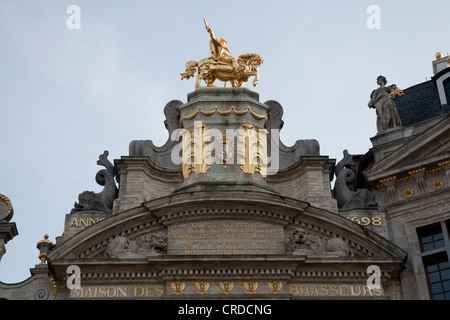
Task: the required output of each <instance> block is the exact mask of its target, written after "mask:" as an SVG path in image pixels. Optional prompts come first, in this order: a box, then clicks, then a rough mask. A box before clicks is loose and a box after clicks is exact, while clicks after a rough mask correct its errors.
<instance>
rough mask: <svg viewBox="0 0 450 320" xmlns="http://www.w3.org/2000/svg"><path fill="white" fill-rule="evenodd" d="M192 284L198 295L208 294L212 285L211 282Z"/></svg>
mask: <svg viewBox="0 0 450 320" xmlns="http://www.w3.org/2000/svg"><path fill="white" fill-rule="evenodd" d="M192 284H193V285H194V287H195V288H196V289H197V294H206V293H207V292H208V289H209V287H211V285H212V283H210V282H192Z"/></svg>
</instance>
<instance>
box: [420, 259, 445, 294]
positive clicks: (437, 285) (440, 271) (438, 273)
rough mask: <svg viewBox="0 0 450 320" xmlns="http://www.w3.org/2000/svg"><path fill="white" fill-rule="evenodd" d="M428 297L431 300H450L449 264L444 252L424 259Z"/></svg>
mask: <svg viewBox="0 0 450 320" xmlns="http://www.w3.org/2000/svg"><path fill="white" fill-rule="evenodd" d="M423 260H424V266H425V271H426V274H427V279H428V286H429V289H430V295H431V297H432V299H433V300H450V264H449V261H448V257H447V254H446V253H445V252H443V253H441V254H438V255H432V256H430V257H427V258H424V259H423Z"/></svg>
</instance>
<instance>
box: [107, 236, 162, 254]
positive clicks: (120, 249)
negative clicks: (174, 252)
mask: <svg viewBox="0 0 450 320" xmlns="http://www.w3.org/2000/svg"><path fill="white" fill-rule="evenodd" d="M166 253H167V234H165V233H163V232H155V233H150V234H145V235H143V236H141V237H139V238H137V239H136V240H135V241H133V240H129V239H127V238H125V237H117V238H115V239H113V240H112V241H111V242H110V243H109V245H108V247H107V248H106V251H105V257H106V258H139V257H146V256H148V255H161V254H166Z"/></svg>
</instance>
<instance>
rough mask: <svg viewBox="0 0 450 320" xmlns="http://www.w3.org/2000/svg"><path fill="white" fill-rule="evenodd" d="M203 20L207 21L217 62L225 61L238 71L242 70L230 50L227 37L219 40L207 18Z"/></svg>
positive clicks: (214, 57)
mask: <svg viewBox="0 0 450 320" xmlns="http://www.w3.org/2000/svg"><path fill="white" fill-rule="evenodd" d="M203 21H204V22H205V26H206V31H208V32H209V34H210V36H211V41H210V42H209V50H210V51H211V58H213V59H214V60H215V61H217V62H225V63H227V64H229V65H232V66H233V68H234V70H235V71H236V72H238V71H240V70H241V69H242V68H241V67H240V66H239V64H238V62H237V59H236V58H235V57H232V56H231V54H230V50H228V48H227V45H228V41H227V39H225V38H221V39H220V40H217V38H216V37H215V36H214V32H213V30H212V28H211V27H210V26H209V25H208V23H207V22H206V20H205V19H203Z"/></svg>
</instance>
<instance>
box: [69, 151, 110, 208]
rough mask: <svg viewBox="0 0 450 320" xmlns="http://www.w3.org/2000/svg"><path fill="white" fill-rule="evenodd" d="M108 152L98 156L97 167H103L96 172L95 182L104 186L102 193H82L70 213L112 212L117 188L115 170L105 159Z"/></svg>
mask: <svg viewBox="0 0 450 320" xmlns="http://www.w3.org/2000/svg"><path fill="white" fill-rule="evenodd" d="M108 154H109V152H108V151H105V152H104V153H103V154H101V155H100V156H99V160H98V161H97V164H98V165H101V166H104V167H105V168H106V169H102V170H100V171H99V172H97V175H96V176H95V180H96V181H97V183H98V184H99V185H101V186H105V187H104V189H103V191H102V192H100V193H95V192H93V191H84V192H82V193H80V195H79V196H78V202H75V204H74V208H73V209H72V211H71V212H70V213H74V212H80V211H91V210H93V211H101V212H112V208H113V202H114V199H116V198H117V192H118V190H117V187H116V182H115V180H114V176H115V170H114V166H113V164H112V163H111V162H110V161H109V160H108V159H107V158H108Z"/></svg>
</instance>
